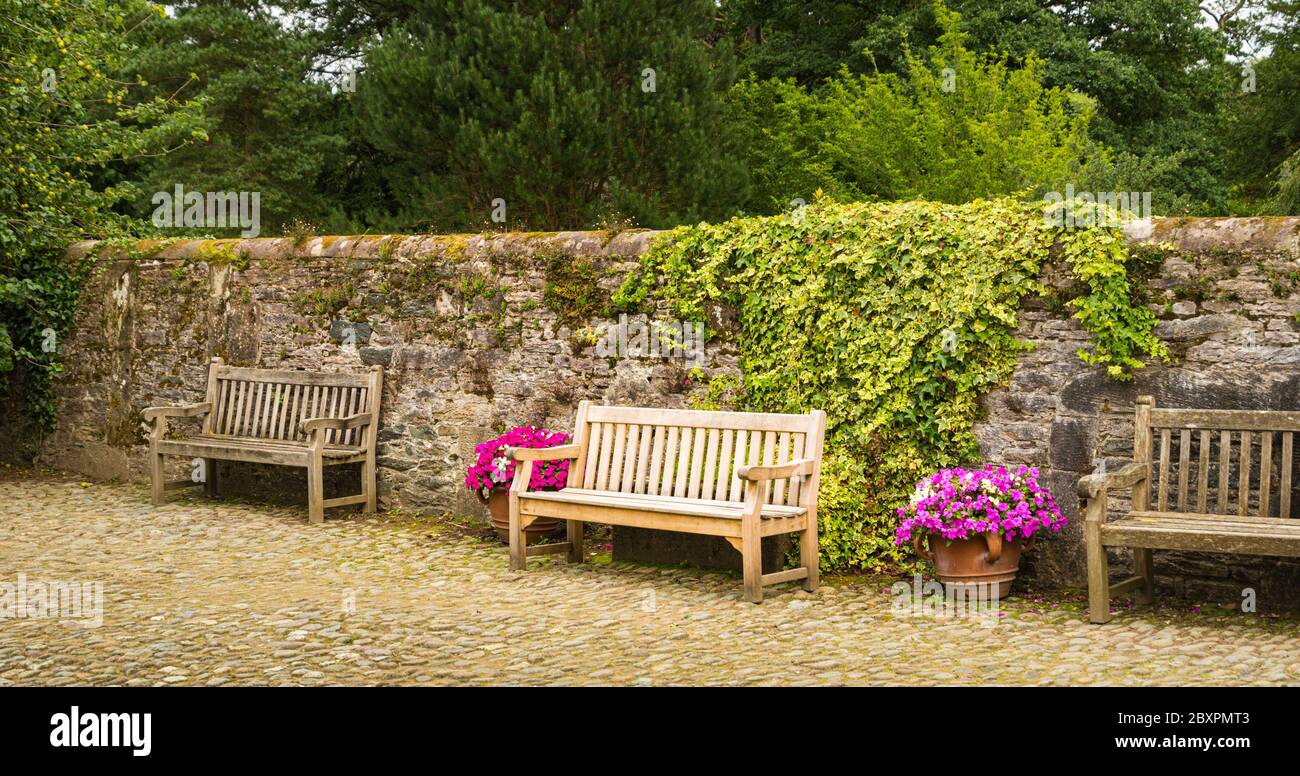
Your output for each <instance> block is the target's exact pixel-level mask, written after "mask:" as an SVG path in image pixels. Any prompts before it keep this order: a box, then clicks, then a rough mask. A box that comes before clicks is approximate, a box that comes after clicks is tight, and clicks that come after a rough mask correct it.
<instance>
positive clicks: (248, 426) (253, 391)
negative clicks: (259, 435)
mask: <svg viewBox="0 0 1300 776" xmlns="http://www.w3.org/2000/svg"><path fill="white" fill-rule="evenodd" d="M261 397H262V384H261V383H253V382H250V383H249V384H248V401H247V402H245V403H244V408H243V411H242V412H240V414H239V415H240V417H239V434H240V436H251V435H252V433H253V418H254V417H256V416H257V402H258V401H259V400H260V399H261Z"/></svg>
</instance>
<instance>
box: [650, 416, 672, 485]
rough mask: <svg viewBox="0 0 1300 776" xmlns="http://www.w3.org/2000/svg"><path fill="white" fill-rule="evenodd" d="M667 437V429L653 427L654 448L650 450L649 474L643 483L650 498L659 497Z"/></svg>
mask: <svg viewBox="0 0 1300 776" xmlns="http://www.w3.org/2000/svg"><path fill="white" fill-rule="evenodd" d="M667 436H668V429H667V428H665V427H663V426H655V433H654V447H652V448H651V449H650V474H649V475H648V476H647V478H646V481H645V492H646V493H647V494H648V495H651V496H657V495H659V482H660V476H661V475H662V474H663V464H664V445H665V444H667V439H666V437H667Z"/></svg>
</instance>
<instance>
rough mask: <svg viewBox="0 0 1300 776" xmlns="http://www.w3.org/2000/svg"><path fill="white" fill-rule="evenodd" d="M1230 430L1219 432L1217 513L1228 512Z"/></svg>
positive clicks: (1230, 451)
mask: <svg viewBox="0 0 1300 776" xmlns="http://www.w3.org/2000/svg"><path fill="white" fill-rule="evenodd" d="M1231 456H1232V432H1231V431H1220V432H1219V510H1218V511H1219V514H1221V515H1226V514H1227V513H1228V469H1230V468H1232V466H1231V460H1232V459H1231Z"/></svg>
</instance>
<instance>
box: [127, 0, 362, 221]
mask: <svg viewBox="0 0 1300 776" xmlns="http://www.w3.org/2000/svg"><path fill="white" fill-rule="evenodd" d="M284 11H285V9H284V8H283V7H282V6H281V5H280V4H277V3H267V2H261V1H260V0H183V1H182V2H180V3H177V4H175V5H174V6H173V13H172V15H168V16H160V17H158V18H155V19H153V20H152V21H151V22H149V23H148V24H145V25H142V26H141V27H140V29H138V30H137V31H136V33H135V36H134V39H133V41H132V43H133V44H135V46H136V48H135V49H134V51H133V53H132V55H131V56H130V57H129V59H128V60H127V62H126V63H125V68H126V69H127V70H128V71H129V72H138V73H140V74H142V75H143V76H144V77H145V78H146V79H147V80H148V81H149V82H150V83H151V84H153V85H154V88H155V90H156V93H157V94H173V93H182V94H186V95H191V96H193V97H196V98H197V99H199V100H201V101H202V103H203V104H204V107H205V113H206V116H207V119H206V125H205V128H206V131H207V135H208V140H207V141H206V142H204V143H198V144H194V145H191V146H189V147H187V148H184V149H182V150H180V151H178V152H176V153H172V154H168V155H167V156H164V157H161V158H158V159H154V160H149V161H148V162H147V163H144V164H141V165H139V168H138V169H136V170H131V171H128V174H129V175H131V176H133V177H137V178H138V179H139V180H140V181H141V188H142V191H143V196H142V198H141V199H140V200H138V201H137V202H136V207H135V213H136V214H137V215H140V216H144V217H148V215H149V214H150V212H152V210H153V205H152V204H151V203H150V201H149V197H150V196H151V195H152V193H153V192H155V191H172V190H173V187H174V186H175V185H176V184H181V185H182V186H183V187H184V188H185V189H186V190H190V191H248V192H253V191H256V192H259V196H260V206H261V221H262V224H261V225H262V227H263V229H264V230H265V229H273V228H275V227H276V226H278V225H281V224H284V223H286V222H288V221H289V220H291V219H293V218H300V219H304V220H309V221H320V220H321V219H322V218H323V217H325V215H327V214H328V213H329V212H330V210H331V207H332V205H333V203H332V202H331V198H330V196H329V192H328V191H326V190H324V187H322V186H321V179H322V177H323V176H324V175H325V174H326V172H327V170H328V169H329V168H331V167H332V166H337V165H339V164H341V161H342V157H343V149H344V147H345V145H346V134H345V133H346V132H347V128H346V127H345V126H344V125H343V124H342V122H341V121H340V119H339V118H338V117H337V110H336V108H337V103H339V102H342V99H341V98H340V97H339V96H338V95H336V94H335V93H333V92H332V91H331V87H330V84H329V83H327V82H326V81H325V80H323V79H321V78H318V77H315V64H316V60H317V55H318V51H319V49H320V48H321V45H322V44H321V41H320V40H319V38H318V36H317V34H316V33H315V31H314V30H312V29H311V28H310V27H308V26H306V25H301V24H290V23H287V22H285V21H284ZM206 231H213V230H211V229H208V230H206Z"/></svg>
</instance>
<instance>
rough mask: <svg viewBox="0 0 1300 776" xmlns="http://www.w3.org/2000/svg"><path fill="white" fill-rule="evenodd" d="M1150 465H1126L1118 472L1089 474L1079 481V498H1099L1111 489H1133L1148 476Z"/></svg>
mask: <svg viewBox="0 0 1300 776" xmlns="http://www.w3.org/2000/svg"><path fill="white" fill-rule="evenodd" d="M1149 467H1150V464H1148V463H1130V464H1125V465H1124V466H1123V468H1121V469H1119V470H1118V471H1113V472H1106V473H1105V474H1089V475H1088V476H1086V477H1082V478H1080V479H1079V487H1078V493H1079V498H1097V497H1098V496H1100V495H1103V494H1104V493H1105V492H1106V491H1108V490H1110V489H1111V488H1131V487H1133V486H1134V485H1136V484H1138V483H1139V482H1142V481H1143V480H1145V479H1146V478H1147V476H1148V469H1149Z"/></svg>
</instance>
